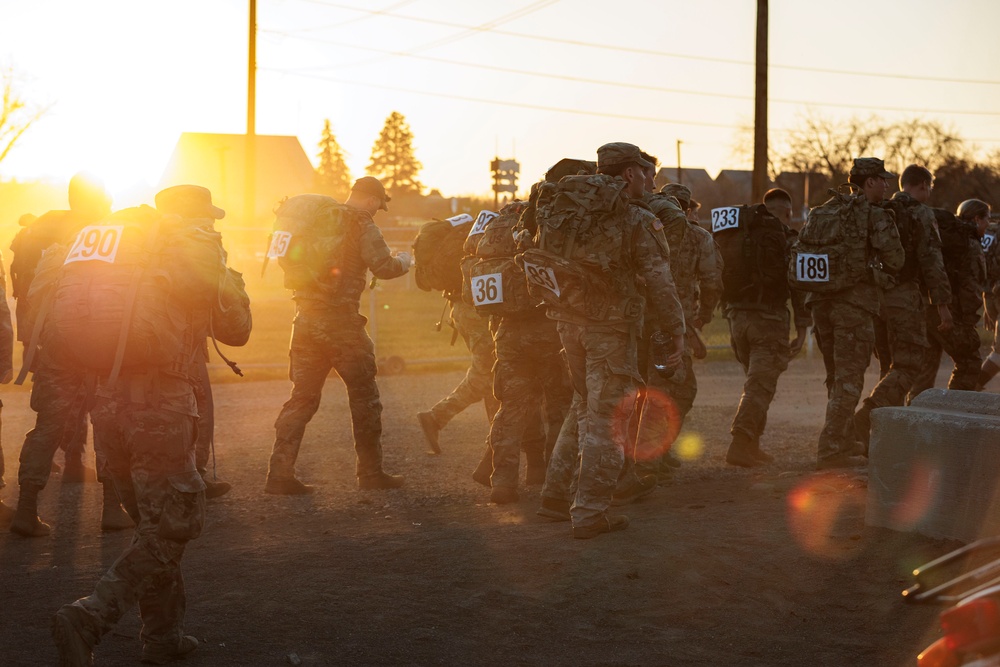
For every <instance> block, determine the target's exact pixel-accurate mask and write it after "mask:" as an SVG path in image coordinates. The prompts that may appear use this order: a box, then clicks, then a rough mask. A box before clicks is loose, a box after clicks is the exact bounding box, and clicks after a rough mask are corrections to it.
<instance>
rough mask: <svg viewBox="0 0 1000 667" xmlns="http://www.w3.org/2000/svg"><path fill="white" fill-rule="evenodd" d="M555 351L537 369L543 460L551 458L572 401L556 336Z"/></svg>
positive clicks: (570, 386)
mask: <svg viewBox="0 0 1000 667" xmlns="http://www.w3.org/2000/svg"><path fill="white" fill-rule="evenodd" d="M554 346H555V349H556V352H555V353H554V354H552V355H551V356H549V357H548V359H547V364H546V365H545V366H544V367H542V368H540V369H539V378H540V379H541V381H542V382H543V385H542V391H543V393H544V401H545V407H544V421H545V462H546V464H548V462H549V460H551V458H552V451H553V449H554V448H555V444H556V440H557V439H558V437H559V432H560V430H562V425H563V422H564V421H565V419H566V414H567V413H568V412H569V409H570V405H571V404H572V403H573V384H572V383H571V382H570V379H569V370H568V369H567V368H566V361H565V359H564V358H563V355H562V343H561V342H559V338H558V336H557V337H556V338H555V340H554Z"/></svg>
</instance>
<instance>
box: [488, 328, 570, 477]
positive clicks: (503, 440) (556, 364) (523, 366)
mask: <svg viewBox="0 0 1000 667" xmlns="http://www.w3.org/2000/svg"><path fill="white" fill-rule="evenodd" d="M494 340H495V343H496V355H497V363H496V368H495V371H494V376H495V379H494V385H493V386H494V392H493V393H494V394H495V395H496V397H497V399H499V401H500V409H499V410H498V411H497V413H496V415H495V416H494V417H493V423H492V424H491V425H490V445H491V446H492V448H493V475H492V477H491V480H490V481H491V485H492V486H494V487H500V486H504V487H511V488H514V487H517V477H518V470H519V465H520V450H521V448H522V447H527V446H529V444H530V446H532V447H535V448H537V450H536V451H527V450H526V454H528V456H534V457H537V459H538V460H540V461H541V460H544V458H545V456H546V454H547V452H546V451H545V449H547V446H546V440H545V439H541V440H539V439H538V438H537V437H536V436H537V434H538V432H539V426H540V425H541V421H542V418H543V417H542V415H543V413H544V420H545V422H546V423H547V424H548V425H549V428H548V431H547V432H549V433H553V434H554V433H555V432H557V431H558V430H559V428H560V426H561V425H562V423H563V420H564V419H565V417H566V411H567V410H568V409H569V404H570V401H571V400H572V395H573V390H572V387H571V385H570V382H569V374H568V372H567V370H566V364H565V362H564V361H563V358H562V355H561V354H560V350H561V349H562V342H561V341H560V340H559V333H558V332H557V331H556V326H555V322H553V321H552V320H549V319H548V318H546V317H544V316H542V317H541V318H538V317H532V318H525V319H518V320H513V319H511V318H503V319H502V320H501V322H500V324H499V326H498V327H497V331H496V334H495V339H494ZM532 425H534V427H532ZM541 430H542V431H543V432H544V431H545V429H544V428H543V429H541ZM526 436H531V437H529V438H527V439H526ZM553 444H554V442H553ZM530 460H531V459H529V461H530Z"/></svg>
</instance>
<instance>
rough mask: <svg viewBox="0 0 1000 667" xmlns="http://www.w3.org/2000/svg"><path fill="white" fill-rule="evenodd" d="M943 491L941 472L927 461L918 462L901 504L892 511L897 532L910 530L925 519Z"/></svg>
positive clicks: (892, 519) (911, 474) (913, 468)
mask: <svg viewBox="0 0 1000 667" xmlns="http://www.w3.org/2000/svg"><path fill="white" fill-rule="evenodd" d="M940 490H941V471H940V470H939V469H938V468H936V467H934V466H933V465H930V464H928V463H927V462H926V461H917V462H915V463H914V464H913V467H912V468H911V469H910V482H909V484H908V485H907V487H906V491H905V492H904V493H903V497H902V499H901V500H900V502H899V503H898V504H897V505H896V506H895V507H894V508H893V510H892V518H891V521H892V523H893V525H894V526H895V527H896V529H897V530H904V531H905V530H910V529H912V528H913V527H915V526H916V525H917V524H918V523H920V520H921V519H923V518H924V517H925V516H926V515H927V512H928V510H930V509H931V507H932V506H933V505H934V502H935V501H936V500H937V497H938V493H939V492H940Z"/></svg>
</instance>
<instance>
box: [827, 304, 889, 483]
mask: <svg viewBox="0 0 1000 667" xmlns="http://www.w3.org/2000/svg"><path fill="white" fill-rule="evenodd" d="M824 306H826V308H825V310H826V313H827V315H826V319H828V321H829V322H830V324H832V327H833V356H834V378H833V386H832V387H831V388H830V392H829V393H830V399H829V401H828V402H827V406H826V421H825V423H824V425H823V430H822V431H821V432H820V436H819V447H818V451H817V464H818V465H820V466H830V465H833V464H835V463H851V461H849V460H848V459H849V457H850V455H851V454H852V453H853V451H854V449H855V444H854V442H855V441H854V410H855V408H857V406H858V401H859V400H860V399H861V392H862V390H863V389H864V383H865V369H867V368H868V365H869V363H870V362H871V356H872V346H873V345H874V342H875V332H874V330H873V327H872V318H871V315H870V314H869V313H866V312H865V311H864V310H862V309H860V308H856V307H854V306H851V305H849V304H846V303H840V302H836V301H834V302H831V303H830V304H829V305H827V304H824Z"/></svg>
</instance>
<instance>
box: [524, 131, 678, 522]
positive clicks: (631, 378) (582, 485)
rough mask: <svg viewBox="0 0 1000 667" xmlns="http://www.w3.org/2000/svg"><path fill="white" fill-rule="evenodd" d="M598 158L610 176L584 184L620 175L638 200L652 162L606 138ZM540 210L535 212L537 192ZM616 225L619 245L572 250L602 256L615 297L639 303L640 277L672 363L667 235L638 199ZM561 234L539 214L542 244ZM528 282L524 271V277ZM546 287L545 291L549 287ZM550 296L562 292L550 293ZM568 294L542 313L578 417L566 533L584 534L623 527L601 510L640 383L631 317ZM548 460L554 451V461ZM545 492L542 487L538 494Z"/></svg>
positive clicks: (674, 337) (672, 292)
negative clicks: (591, 307) (561, 353)
mask: <svg viewBox="0 0 1000 667" xmlns="http://www.w3.org/2000/svg"><path fill="white" fill-rule="evenodd" d="M597 158H598V159H597V163H598V164H597V170H598V176H600V175H602V174H603V175H605V176H610V177H614V179H613V180H610V179H604V180H602V179H600V178H597V177H586V178H588V179H590V180H587V183H588V184H591V185H596V184H597V183H598V182H601V183H608V184H615V183H618V184H621V183H622V180H623V181H624V184H622V185H623V187H624V194H625V195H626V196H627V197H629V198H631V199H632V200H638V199H641V198H642V196H643V194H644V192H645V181H646V175H645V170H648V169H649V168H651V166H652V165H651V164H650V163H649V162H647V161H645V160H644V159H643V158H642V156H641V153H640V151H639V149H638V147H636V146H634V145H632V144H626V143H611V144H605V145H604V146H601V148H599V149H598V151H597ZM580 178H584V177H580ZM619 179H621V180H619ZM564 184H565V186H566V187H569V186H570V185H572V184H571V183H567V179H563V180H562V181H560V183H559V187H563V186H564ZM588 187H589V186H588ZM616 187H617V186H616ZM556 189H558V188H556ZM539 210H540V211H541V210H542V202H541V197H540V202H539ZM621 223H622V224H623V225H625V226H624V228H623V229H622V235H621V237H619V238H620V241H619V242H618V243H619V244H620V245H618V247H611V245H614V242H613V241H608V239H610V238H611V237H603V238H604V239H605V241H604V242H605V243H609V245H608V246H607V247H598V244H600V243H601V242H602V241H600V240H598V239H599V238H601V236H597V235H591V240H590V242H589V244H588V246H587V247H586V248H582V249H580V251H579V252H580V253H583V254H585V256H586V257H587V260H588V261H589V262H593V263H596V265H597V266H601V265H602V258H604V260H603V262H604V264H606V265H607V267H608V274H609V279H610V280H611V281H613V284H614V285H615V286H616V287H614V289H615V291H616V294H619V295H620V297H619V298H621V297H625V303H641V302H640V301H638V300H637V299H638V296H637V295H638V292H637V290H636V283H635V281H636V279H637V278H638V279H642V280H644V281H645V285H646V290H647V295H648V298H649V300H650V303H652V305H653V312H652V316H653V317H656V318H657V319H658V320H659V321H660V322H661V325H662V326H663V327H664V330H665V333H666V335H667V336H668V338H669V339H670V340H671V341H672V345H673V347H672V353H671V355H670V358H669V363H670V364H671V365H672V366H676V365H677V364H679V363H680V359H681V356H682V354H683V345H684V343H683V334H684V321H683V313H682V311H681V307H680V302H679V301H678V299H677V292H676V289H675V287H674V284H673V279H672V277H671V275H670V264H669V254H668V253H669V250H668V248H667V244H666V240H665V239H664V238H663V235H662V233H660V231H659V229H658V227H659V226H660V225H659V223H658V221H656V220H655V219H654V216H653V215H652V214H651V213H650V212H649V210H648V209H646V208H645V207H644V206H643V205H642V204H640V203H637V202H630V203H628V204H627V207H626V208H625V210H624V211H623V218H622V219H621ZM566 234H573V236H575V233H572V232H570V231H569V230H566V229H560V230H556V229H555V228H550V227H548V226H547V225H546V224H545V219H542V218H541V217H540V218H539V238H540V239H551V240H546V241H545V242H544V243H543V245H544V246H545V247H558V246H560V244H561V245H563V251H564V252H567V250H566V247H571V246H572V245H573V244H572V243H569V244H567V243H566V240H565V239H563V238H562V237H563V236H565V235H566ZM595 234H596V233H595ZM581 243H582V241H581ZM591 246H592V247H591ZM576 247H577V248H580V246H576ZM530 252H531V251H526V254H525V262H526V266H527V262H528V261H529V254H528V253H530ZM532 257H534V255H532ZM539 257H542V256H539ZM611 258H618V259H617V260H616V259H611ZM582 270H587V269H582ZM536 273H537V272H536ZM535 277H536V279H537V280H538V281H539V282H540V283H544V282H545V280H544V276H543V275H542V274H541V273H537V275H536V276H535ZM531 282H532V280H531V275H530V272H529V283H531ZM548 289H549V290H550V291H552V288H551V287H549V288H548ZM619 290H621V291H619ZM553 293H554V291H553ZM557 298H559V299H562V298H563V297H562V296H561V295H557ZM574 298H576V299H579V298H580V296H579V295H572V294H567V295H565V301H557V302H555V303H553V304H550V308H549V317H552V318H553V319H555V320H557V322H558V329H559V337H560V339H561V341H562V344H563V349H564V350H565V354H566V358H567V361H568V363H569V368H570V376H571V378H572V381H573V386H574V388H575V390H576V395H575V396H574V403H573V406H574V407H573V409H575V411H576V413H577V417H578V430H579V443H580V446H579V453H580V463H579V468H578V471H579V472H578V475H579V477H578V483H577V491H576V498H575V501H574V503H573V506H572V508H570V514H571V517H572V521H573V536H574V537H575V538H580V539H587V538H591V537H595V536H596V535H599V534H601V533H606V532H610V531H616V530H623V529H624V528H627V527H628V518H627V517H625V516H611V515H609V514H608V512H607V510H608V508H609V506H610V505H611V500H612V495H613V493H614V490H615V487H616V484H617V481H618V476H619V473H620V471H621V467H622V463H623V452H624V450H625V445H626V440H627V428H626V427H625V426H624V424H627V422H628V420H629V418H630V415H631V412H632V411H633V409H634V395H635V389H636V386H637V382H638V381H639V373H638V366H637V361H636V350H635V340H636V338H637V335H638V331H637V330H636V327H637V326H638V321H637V320H635V319H630V318H629V317H628V316H625V317H624V318H623V319H621V320H604V319H601V320H597V319H590V317H588V316H587V315H581V314H580V313H579V311H577V310H574V308H579V307H581V306H582V304H579V303H578V302H574V301H572V299H574ZM560 304H565V305H560ZM572 304H575V305H572ZM623 308H624V310H623V312H625V313H628V312H629V308H628V307H624V306H623ZM640 310H641V307H640ZM639 314H640V315H641V313H639ZM591 317H597V315H594V316H591ZM560 440H562V434H561V435H560ZM558 446H559V445H558V444H557V447H558ZM555 460H556V458H555V456H554V457H553V463H554V462H555ZM550 472H552V465H551V464H550ZM544 493H545V492H544V491H543V495H544ZM544 507H545V506H544V504H543V508H544Z"/></svg>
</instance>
